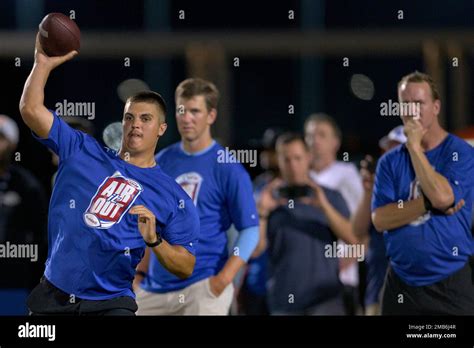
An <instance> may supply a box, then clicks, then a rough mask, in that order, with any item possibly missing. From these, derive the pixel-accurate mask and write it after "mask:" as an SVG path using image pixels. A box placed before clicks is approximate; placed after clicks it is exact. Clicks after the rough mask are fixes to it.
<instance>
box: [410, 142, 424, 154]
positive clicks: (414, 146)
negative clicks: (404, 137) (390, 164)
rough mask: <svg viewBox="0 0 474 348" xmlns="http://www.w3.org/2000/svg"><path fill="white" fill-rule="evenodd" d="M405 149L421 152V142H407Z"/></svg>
mask: <svg viewBox="0 0 474 348" xmlns="http://www.w3.org/2000/svg"><path fill="white" fill-rule="evenodd" d="M407 149H408V150H409V151H412V152H420V151H421V152H423V151H422V148H421V144H414V143H407Z"/></svg>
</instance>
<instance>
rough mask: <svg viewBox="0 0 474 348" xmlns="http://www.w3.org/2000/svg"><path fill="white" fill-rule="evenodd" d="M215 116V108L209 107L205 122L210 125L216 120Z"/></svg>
mask: <svg viewBox="0 0 474 348" xmlns="http://www.w3.org/2000/svg"><path fill="white" fill-rule="evenodd" d="M216 118H217V110H216V109H211V111H209V114H207V124H208V125H212V124H213V123H214V122H216Z"/></svg>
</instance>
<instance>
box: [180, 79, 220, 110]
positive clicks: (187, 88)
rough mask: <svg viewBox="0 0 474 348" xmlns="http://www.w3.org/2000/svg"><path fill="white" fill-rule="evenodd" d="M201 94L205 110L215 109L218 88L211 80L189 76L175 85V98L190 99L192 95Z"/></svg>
mask: <svg viewBox="0 0 474 348" xmlns="http://www.w3.org/2000/svg"><path fill="white" fill-rule="evenodd" d="M198 95H202V96H204V99H205V100H206V107H207V110H208V111H210V110H211V109H217V104H218V102H219V90H218V89H217V87H216V85H214V84H213V83H212V82H211V81H207V80H204V79H200V78H189V79H186V80H184V81H182V82H181V83H180V84H179V85H178V87H176V92H175V99H176V101H177V100H178V98H180V97H181V98H184V99H191V98H192V97H195V96H198Z"/></svg>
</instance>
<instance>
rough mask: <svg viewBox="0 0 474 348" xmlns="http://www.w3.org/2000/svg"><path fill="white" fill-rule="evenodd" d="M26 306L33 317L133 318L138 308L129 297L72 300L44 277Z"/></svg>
mask: <svg viewBox="0 0 474 348" xmlns="http://www.w3.org/2000/svg"><path fill="white" fill-rule="evenodd" d="M27 305H28V308H29V310H30V315H35V316H36V315H41V316H44V315H54V316H57V315H60V316H64V315H65V316H72V315H85V316H88V315H94V316H111V315H114V316H134V315H135V312H136V310H137V308H138V307H137V304H136V302H135V300H134V299H133V298H131V297H129V296H122V297H117V298H112V299H110V300H102V301H90V300H84V299H80V298H77V297H76V298H73V297H71V296H70V295H69V294H67V293H65V292H64V291H61V290H60V289H58V288H57V287H55V286H54V285H53V284H51V283H50V282H49V281H48V280H47V279H46V277H44V276H43V278H41V281H40V283H39V284H38V285H37V286H36V287H35V288H34V289H33V291H32V292H31V294H30V296H29V297H28V300H27Z"/></svg>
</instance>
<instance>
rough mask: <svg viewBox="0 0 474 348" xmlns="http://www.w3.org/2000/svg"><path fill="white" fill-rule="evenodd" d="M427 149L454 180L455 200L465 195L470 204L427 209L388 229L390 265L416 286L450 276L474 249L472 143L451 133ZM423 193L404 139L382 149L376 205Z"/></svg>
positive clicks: (433, 162) (436, 164)
mask: <svg viewBox="0 0 474 348" xmlns="http://www.w3.org/2000/svg"><path fill="white" fill-rule="evenodd" d="M425 155H426V157H427V158H428V161H429V162H430V164H431V165H432V166H433V167H434V169H435V170H436V172H438V173H439V174H441V175H443V176H444V177H445V178H446V179H447V180H448V181H449V183H450V185H451V188H452V190H453V193H454V197H455V203H457V202H459V201H460V200H461V199H462V198H463V199H464V200H465V202H466V204H465V206H464V207H463V208H462V209H461V210H460V211H458V212H457V213H456V214H454V215H452V216H448V215H444V214H432V213H431V212H428V213H426V214H424V215H423V216H420V217H419V218H418V219H416V220H415V221H413V222H411V223H410V224H407V225H404V226H402V227H399V228H395V229H393V230H390V231H385V232H384V240H385V246H386V248H387V255H388V256H389V258H390V265H391V266H392V268H393V270H394V271H395V273H396V274H397V275H398V276H399V277H400V278H401V279H402V280H403V281H405V282H406V283H407V284H409V285H411V286H424V285H429V284H433V283H436V282H438V281H440V280H442V279H444V278H446V277H448V276H449V275H450V274H452V273H454V272H456V271H458V270H459V269H461V268H462V267H463V266H464V265H465V264H466V262H467V260H468V258H469V255H471V253H472V248H471V245H472V235H471V211H472V189H473V185H474V158H473V156H472V148H471V146H470V145H469V144H467V143H466V142H465V141H464V140H462V139H460V138H458V137H456V136H454V135H451V134H449V135H448V136H447V137H446V138H445V139H444V140H443V142H441V144H439V145H438V146H437V147H435V148H434V149H432V150H430V151H427V152H425ZM418 197H420V185H419V183H418V181H417V179H416V178H415V171H414V169H413V166H412V163H411V159H410V156H409V153H408V150H407V148H406V146H405V145H400V146H398V147H396V148H394V149H393V150H391V151H389V152H387V153H386V154H385V155H383V156H382V158H381V159H380V160H379V162H378V164H377V171H376V177H375V184H374V193H373V196H372V211H373V210H375V209H377V208H378V207H382V206H385V205H387V204H389V203H394V202H398V201H399V200H402V201H408V200H412V199H416V198H418Z"/></svg>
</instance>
